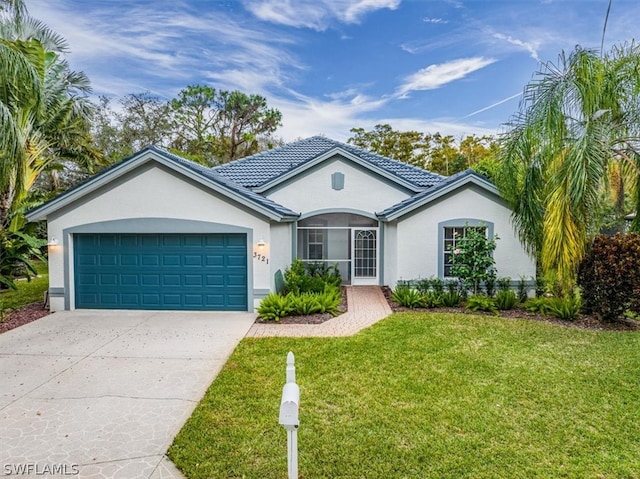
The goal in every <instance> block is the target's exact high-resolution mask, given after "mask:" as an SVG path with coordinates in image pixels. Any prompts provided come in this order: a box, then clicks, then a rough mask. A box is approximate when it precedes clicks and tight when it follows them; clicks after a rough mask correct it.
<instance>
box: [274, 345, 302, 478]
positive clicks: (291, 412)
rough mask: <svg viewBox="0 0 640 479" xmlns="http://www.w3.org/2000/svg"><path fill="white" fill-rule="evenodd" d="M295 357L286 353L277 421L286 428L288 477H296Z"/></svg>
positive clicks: (298, 404) (297, 403) (296, 392)
mask: <svg viewBox="0 0 640 479" xmlns="http://www.w3.org/2000/svg"><path fill="white" fill-rule="evenodd" d="M294 362H295V358H294V357H293V353H292V352H291V351H289V354H287V381H286V383H285V385H284V387H283V388H282V401H280V419H279V421H278V422H279V423H280V424H282V426H283V427H284V428H285V429H286V430H287V464H288V474H289V475H288V478H289V479H298V426H299V425H300V421H299V419H298V408H299V407H300V388H299V387H298V385H297V384H296V367H295V365H294Z"/></svg>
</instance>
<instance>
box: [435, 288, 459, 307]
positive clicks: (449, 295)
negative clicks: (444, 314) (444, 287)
mask: <svg viewBox="0 0 640 479" xmlns="http://www.w3.org/2000/svg"><path fill="white" fill-rule="evenodd" d="M440 301H442V305H443V306H446V307H447V308H455V307H456V306H459V305H460V302H461V301H462V295H461V294H460V293H459V292H458V291H456V290H453V291H452V290H448V291H446V292H444V293H442V294H441V295H440Z"/></svg>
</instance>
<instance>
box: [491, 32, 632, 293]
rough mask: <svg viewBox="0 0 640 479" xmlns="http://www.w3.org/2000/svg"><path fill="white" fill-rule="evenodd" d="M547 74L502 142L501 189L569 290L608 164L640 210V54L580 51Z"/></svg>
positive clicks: (543, 261)
mask: <svg viewBox="0 0 640 479" xmlns="http://www.w3.org/2000/svg"><path fill="white" fill-rule="evenodd" d="M542 67H543V68H542V71H540V72H539V73H538V74H537V75H536V77H535V79H534V80H533V81H532V82H531V83H530V84H529V85H527V86H526V87H525V91H524V96H523V99H522V102H521V108H520V113H519V114H518V115H517V116H516V117H515V118H514V119H513V121H512V122H511V123H509V124H508V127H509V130H508V131H507V132H506V133H505V134H504V135H503V136H502V138H501V150H500V160H501V161H500V171H499V173H498V178H497V182H498V186H499V188H500V190H501V192H502V194H503V196H504V198H505V199H506V201H507V202H508V203H509V205H510V206H511V208H512V210H513V221H514V225H515V227H516V230H517V231H518V233H519V235H520V238H521V239H522V240H523V242H524V243H525V245H526V246H527V247H528V249H529V251H530V252H531V253H532V254H533V255H535V257H536V258H537V259H538V260H539V264H540V265H541V267H542V270H543V272H551V273H555V274H557V278H558V280H559V281H560V282H561V283H562V284H564V286H565V287H567V288H569V287H571V286H572V285H573V284H574V279H575V274H576V271H577V267H578V264H579V262H580V260H581V258H582V256H583V254H584V252H585V249H586V247H587V245H588V244H589V242H590V241H591V239H592V238H593V236H594V235H595V234H596V233H597V232H598V231H597V230H598V225H599V219H598V218H597V217H596V215H594V214H593V213H594V211H596V210H597V206H598V202H599V201H600V198H601V197H602V191H603V190H604V189H608V187H609V174H608V172H609V168H610V165H611V164H613V163H616V164H618V165H619V166H620V171H621V172H622V177H623V178H625V179H626V183H627V187H628V188H629V189H630V190H631V191H635V208H636V210H637V209H638V207H639V206H640V188H636V185H637V180H638V175H639V173H638V172H639V171H640V170H639V168H640V155H639V154H638V151H639V150H638V147H639V143H638V130H639V128H640V123H639V121H640V104H639V99H638V91H640V48H639V47H638V45H636V44H635V43H630V44H625V45H621V46H618V47H614V48H613V49H612V51H611V52H609V53H607V54H604V55H602V54H601V53H600V52H597V51H594V50H588V49H583V48H581V47H576V48H575V50H574V51H572V52H571V53H570V54H569V55H568V56H566V55H565V54H564V53H562V54H561V55H560V57H559V60H558V63H557V64H553V63H546V64H543V65H542ZM638 226H640V225H635V227H636V228H637V227H638Z"/></svg>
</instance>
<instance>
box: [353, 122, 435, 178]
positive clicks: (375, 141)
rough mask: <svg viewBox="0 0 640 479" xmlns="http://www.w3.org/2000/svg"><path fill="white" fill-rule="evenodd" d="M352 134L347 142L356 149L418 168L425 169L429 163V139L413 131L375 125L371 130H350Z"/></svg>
mask: <svg viewBox="0 0 640 479" xmlns="http://www.w3.org/2000/svg"><path fill="white" fill-rule="evenodd" d="M350 132H351V133H352V134H353V136H352V137H351V138H349V139H348V140H347V142H348V143H351V144H353V145H355V146H357V147H358V148H363V149H365V150H369V151H373V152H375V153H378V154H379V155H382V156H386V157H388V158H393V159H394V160H398V161H402V162H404V163H408V164H410V165H413V166H417V167H418V168H426V167H427V164H428V162H429V151H430V146H431V145H430V140H431V139H430V137H429V136H428V135H425V134H424V133H420V132H417V131H414V130H411V131H397V130H394V129H393V128H392V127H391V125H389V124H379V125H376V126H375V127H374V128H373V130H371V131H366V130H365V129H364V128H351V130H350Z"/></svg>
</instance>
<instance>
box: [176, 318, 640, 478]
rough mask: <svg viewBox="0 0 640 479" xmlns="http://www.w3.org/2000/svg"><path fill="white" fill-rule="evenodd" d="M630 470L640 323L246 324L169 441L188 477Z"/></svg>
mask: <svg viewBox="0 0 640 479" xmlns="http://www.w3.org/2000/svg"><path fill="white" fill-rule="evenodd" d="M289 350H291V351H293V352H294V353H295V355H296V366H297V377H298V383H299V384H300V389H301V409H300V422H301V424H300V430H299V436H298V439H299V449H300V466H299V470H300V477H301V478H302V479H304V478H308V479H311V478H367V479H370V478H381V479H388V478H426V477H439V478H440V477H450V478H465V477H468V478H500V477H504V478H517V477H526V478H529V477H568V478H574V477H575V478H589V477H607V478H609V477H625V478H640V334H638V333H621V332H594V331H584V330H578V329H573V328H564V327H561V326H555V325H549V324H544V323H538V322H530V321H524V320H508V319H502V318H493V317H485V316H474V315H458V314H425V313H397V314H394V315H393V316H391V317H390V318H388V319H386V320H384V321H382V322H380V323H378V324H376V325H375V326H373V327H372V328H369V329H367V330H365V331H363V332H361V333H360V334H357V335H356V336H353V337H348V338H327V339H324V338H318V339H315V338H313V339H311V338H305V339H287V338H268V339H245V340H243V341H242V342H241V343H240V345H239V346H238V348H237V349H236V351H235V352H234V353H233V355H232V356H231V358H230V359H229V361H228V362H227V364H226V366H225V367H224V369H223V371H222V372H221V373H220V375H219V376H218V378H217V379H216V380H215V382H214V383H213V385H212V387H211V388H210V389H209V391H208V392H207V394H206V396H205V398H204V399H203V400H202V402H201V403H200V405H199V406H198V407H197V408H196V410H195V412H194V414H193V416H192V417H191V419H190V420H189V421H188V422H187V424H186V425H185V427H184V428H183V429H182V431H181V432H180V434H179V435H178V436H177V438H176V439H175V441H174V444H173V445H172V446H171V448H170V450H169V455H170V457H171V459H172V460H173V461H174V462H175V463H176V465H178V467H179V468H180V469H181V470H182V471H183V472H184V473H185V474H186V476H187V477H188V478H190V479H195V478H212V477H216V478H218V477H219V478H265V479H266V478H284V477H286V471H287V465H286V432H285V430H284V429H283V428H282V427H281V426H279V425H278V409H279V403H280V394H281V389H282V385H283V383H284V378H285V359H286V353H287V351H289Z"/></svg>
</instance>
